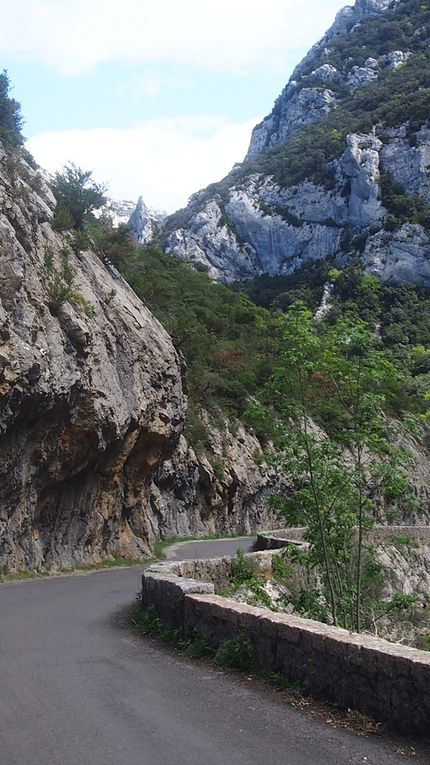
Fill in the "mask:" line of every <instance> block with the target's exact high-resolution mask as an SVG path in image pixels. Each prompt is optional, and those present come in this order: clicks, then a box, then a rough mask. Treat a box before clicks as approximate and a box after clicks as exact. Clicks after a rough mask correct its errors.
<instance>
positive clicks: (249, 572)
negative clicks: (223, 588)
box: [230, 550, 257, 588]
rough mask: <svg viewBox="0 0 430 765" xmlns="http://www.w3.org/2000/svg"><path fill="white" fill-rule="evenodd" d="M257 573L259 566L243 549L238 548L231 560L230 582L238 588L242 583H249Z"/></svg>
mask: <svg viewBox="0 0 430 765" xmlns="http://www.w3.org/2000/svg"><path fill="white" fill-rule="evenodd" d="M256 575H257V566H256V564H255V561H253V559H252V558H247V557H246V556H245V553H244V552H243V550H238V551H237V553H236V557H235V558H233V560H232V562H231V576H230V583H231V584H232V585H233V587H235V588H238V587H240V586H241V585H242V584H249V582H251V581H252V580H253V579H255V578H256Z"/></svg>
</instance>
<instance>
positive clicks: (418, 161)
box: [161, 0, 430, 284]
mask: <svg viewBox="0 0 430 765" xmlns="http://www.w3.org/2000/svg"><path fill="white" fill-rule="evenodd" d="M429 41H430V4H429V3H423V2H418V1H417V0H395V2H388V0H357V2H356V3H355V5H354V6H353V7H347V8H345V9H343V10H342V11H340V13H339V14H338V15H337V17H336V20H335V22H334V25H333V26H332V27H331V29H330V30H329V31H328V32H327V34H326V35H325V36H324V37H323V38H322V40H321V41H320V42H319V43H317V44H316V45H315V46H314V47H313V48H312V49H311V50H310V52H309V53H308V54H307V56H306V57H305V58H304V59H303V61H302V62H301V63H300V64H299V65H298V67H297V68H296V70H295V71H294V73H293V75H292V78H291V80H290V82H289V83H288V84H287V86H286V87H285V89H284V90H283V92H282V94H281V95H280V97H279V98H278V99H277V101H276V103H275V106H274V108H273V110H272V112H271V114H270V115H269V116H268V117H266V118H265V120H263V122H262V123H261V124H260V125H257V126H256V128H255V129H254V131H253V135H252V139H251V143H250V147H249V151H248V154H247V158H246V160H245V162H244V163H243V164H242V165H239V166H235V168H233V170H232V171H231V173H230V174H229V175H228V176H227V177H226V178H225V179H224V180H222V181H221V182H219V183H217V184H212V185H211V186H209V187H208V188H207V189H205V190H203V191H200V192H198V193H196V194H194V195H193V197H191V199H190V202H189V204H188V206H187V207H186V208H185V209H184V210H181V211H179V212H178V213H175V214H174V215H173V216H170V217H169V218H167V220H166V221H165V222H164V224H163V228H162V232H161V234H162V238H163V243H164V248H165V250H166V251H167V252H169V253H171V254H173V255H175V256H177V257H179V258H182V259H186V260H189V261H191V262H195V263H198V264H200V265H201V266H205V267H206V268H207V269H208V270H209V273H210V274H211V276H212V277H213V278H215V279H217V280H220V281H233V280H236V279H247V278H252V277H255V276H258V275H259V274H262V273H269V274H288V273H293V272H294V271H295V270H296V269H297V268H299V267H301V266H302V265H303V264H305V263H307V262H314V261H316V260H320V259H328V260H329V261H330V260H331V261H333V262H336V263H337V264H340V265H342V264H344V263H348V262H351V261H353V260H354V259H356V260H357V259H358V260H360V262H364V263H365V265H366V268H367V269H368V270H370V271H371V272H373V273H375V274H377V275H379V276H380V277H381V278H383V279H385V280H391V279H394V280H400V281H402V280H403V281H413V282H423V283H427V284H428V283H430V239H429V234H430V208H429V204H430V178H429V168H430V130H429V128H428V124H427V120H428V115H429V107H430V59H429Z"/></svg>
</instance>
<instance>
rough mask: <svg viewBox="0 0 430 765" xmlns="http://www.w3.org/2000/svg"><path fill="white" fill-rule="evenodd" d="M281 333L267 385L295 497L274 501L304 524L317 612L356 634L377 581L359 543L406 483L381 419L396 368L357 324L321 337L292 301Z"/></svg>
mask: <svg viewBox="0 0 430 765" xmlns="http://www.w3.org/2000/svg"><path fill="white" fill-rule="evenodd" d="M282 336H283V342H284V348H285V350H284V352H283V354H282V358H281V363H280V366H279V369H278V371H277V373H276V375H275V376H274V378H273V379H272V381H271V384H270V387H271V391H272V399H273V400H276V401H277V407H278V410H279V411H280V412H281V425H280V436H279V442H280V446H281V449H280V456H279V457H278V459H277V461H278V463H279V464H280V466H281V467H282V469H283V470H284V471H285V473H286V474H287V475H288V476H289V477H290V478H291V480H292V482H293V492H292V494H291V496H290V497H288V498H287V499H286V500H285V499H281V500H278V502H277V504H278V507H279V509H280V510H281V512H283V513H285V514H287V515H288V517H289V519H290V520H291V521H292V522H293V523H295V522H300V523H302V524H304V525H306V526H307V539H308V541H309V542H310V544H311V547H310V552H309V555H307V556H305V558H304V563H305V565H307V566H309V567H310V568H312V569H315V570H316V571H317V572H318V574H319V575H320V581H321V588H320V590H319V592H318V597H317V598H316V599H314V600H315V605H316V604H317V605H318V616H319V617H320V618H321V614H323V615H325V618H326V619H327V620H328V621H331V622H332V623H333V624H335V625H338V624H340V625H341V626H343V627H345V628H348V629H353V630H355V631H357V632H360V631H361V630H362V628H363V623H366V619H367V615H368V613H369V605H370V602H371V601H372V602H373V601H374V599H375V598H376V593H377V590H378V586H380V584H381V581H380V576H381V570H380V567H378V565H377V563H376V561H375V558H374V556H373V554H372V550H371V547H370V546H369V545H367V543H366V538H367V535H368V532H369V531H370V530H371V528H372V526H373V524H374V522H375V516H376V508H377V504H378V503H379V502H380V501H381V500H383V502H384V504H385V507H386V509H388V508H389V507H392V506H393V505H394V503H395V501H396V500H397V499H398V498H399V497H401V496H404V495H405V494H406V492H407V487H408V483H407V478H406V473H405V470H404V468H403V462H404V459H405V457H404V454H403V452H402V450H401V449H400V448H399V447H398V446H396V445H395V444H396V440H397V435H396V434H395V433H393V432H392V427H391V426H390V423H389V421H388V420H387V418H386V417H385V416H384V414H383V409H384V407H385V406H386V404H387V399H388V398H389V396H390V391H391V390H392V389H395V387H396V385H397V384H399V372H398V371H397V370H396V368H395V367H394V366H393V365H392V364H391V363H390V362H389V361H387V359H386V358H385V357H384V356H383V353H382V352H381V351H380V350H377V349H376V348H375V345H374V338H373V335H372V333H371V332H370V331H369V330H368V328H367V326H366V325H365V324H364V322H361V321H358V320H351V319H341V320H340V321H338V322H337V324H336V325H335V326H333V327H330V328H328V329H326V330H325V331H323V332H322V333H320V334H319V333H318V327H317V325H316V323H315V322H314V320H313V317H312V313H311V312H310V311H309V310H307V309H306V308H305V307H304V306H303V305H301V304H295V305H294V306H292V307H291V309H290V310H289V312H288V314H287V316H286V317H285V318H284V319H283V321H282ZM324 399H329V400H330V402H331V413H332V418H334V419H335V420H337V422H336V423H335V425H334V426H333V428H332V433H331V434H327V433H326V432H325V431H323V430H322V429H321V428H319V427H318V426H317V425H316V423H315V419H314V417H313V413H314V412H315V411H318V409H319V408H320V407H321V402H322V401H323V400H324Z"/></svg>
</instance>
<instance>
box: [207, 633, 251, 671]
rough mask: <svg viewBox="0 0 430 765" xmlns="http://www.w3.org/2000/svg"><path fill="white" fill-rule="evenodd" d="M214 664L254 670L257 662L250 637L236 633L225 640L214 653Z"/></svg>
mask: <svg viewBox="0 0 430 765" xmlns="http://www.w3.org/2000/svg"><path fill="white" fill-rule="evenodd" d="M215 662H216V664H220V665H221V666H223V667H229V668H230V669H238V670H240V671H241V672H252V671H255V669H256V666H257V663H256V659H255V656H254V651H253V648H252V643H251V641H250V639H249V638H248V637H246V636H244V635H237V636H236V637H233V638H228V639H227V640H225V641H224V642H223V643H222V644H221V645H220V647H219V648H218V650H217V652H216V654H215Z"/></svg>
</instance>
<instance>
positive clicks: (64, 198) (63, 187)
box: [52, 163, 106, 231]
mask: <svg viewBox="0 0 430 765" xmlns="http://www.w3.org/2000/svg"><path fill="white" fill-rule="evenodd" d="M52 190H53V192H54V196H55V199H56V200H57V207H56V210H55V215H54V227H55V228H56V229H57V230H60V231H62V230H65V229H69V228H75V229H78V230H80V229H82V227H83V225H84V223H85V219H86V217H87V216H88V214H89V213H92V212H94V210H99V209H100V207H102V206H103V205H104V204H105V203H106V197H105V192H106V186H104V185H103V184H99V183H96V182H95V181H93V179H92V172H91V171H90V170H82V169H81V168H80V167H77V166H76V165H74V164H72V163H71V164H69V165H66V166H65V168H64V170H63V171H62V172H61V173H56V174H55V179H54V182H53V184H52Z"/></svg>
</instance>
